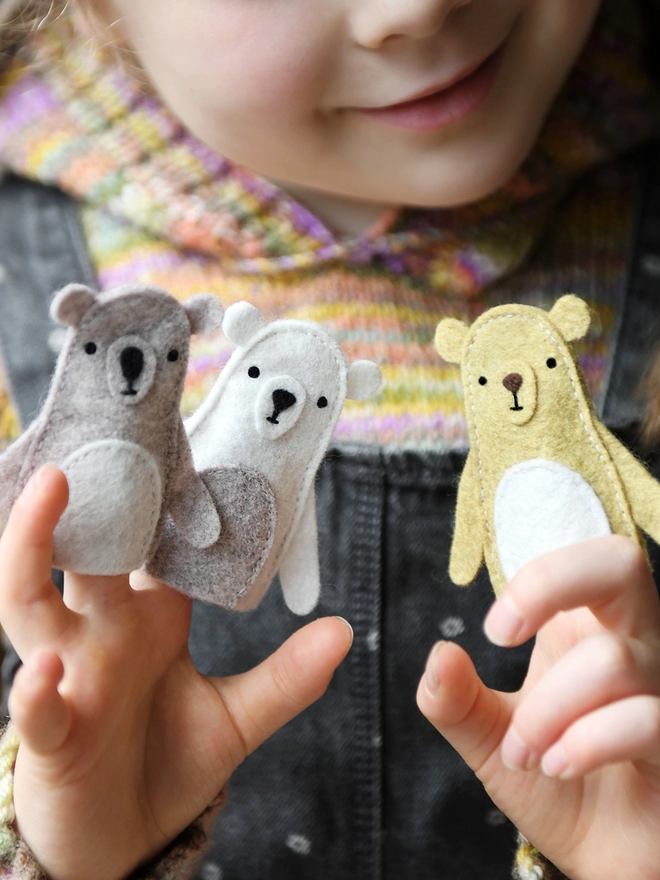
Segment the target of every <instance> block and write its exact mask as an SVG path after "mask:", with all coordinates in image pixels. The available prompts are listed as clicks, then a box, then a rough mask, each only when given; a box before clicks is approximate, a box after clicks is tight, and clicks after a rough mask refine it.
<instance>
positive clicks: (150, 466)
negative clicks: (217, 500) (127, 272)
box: [0, 285, 221, 575]
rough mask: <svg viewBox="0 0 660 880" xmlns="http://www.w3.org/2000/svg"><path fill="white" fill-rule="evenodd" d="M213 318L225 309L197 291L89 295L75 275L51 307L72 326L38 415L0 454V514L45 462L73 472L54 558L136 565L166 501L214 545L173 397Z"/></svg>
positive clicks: (104, 567)
mask: <svg viewBox="0 0 660 880" xmlns="http://www.w3.org/2000/svg"><path fill="white" fill-rule="evenodd" d="M188 310H190V311H191V314H193V316H194V318H193V320H194V323H195V325H196V326H204V318H203V317H202V316H203V314H206V316H207V319H208V321H207V323H208V326H209V328H210V327H212V326H214V324H215V325H217V320H218V318H219V317H220V316H221V307H219V304H218V303H217V301H216V300H215V298H214V297H211V296H204V295H201V296H199V297H193V298H191V299H190V300H189V301H188V303H186V304H185V305H181V304H179V303H178V302H177V301H176V300H175V299H174V297H172V296H170V294H168V293H167V292H166V291H164V290H161V289H159V288H155V287H149V286H146V285H128V286H125V287H121V288H117V289H116V290H114V291H109V292H107V293H103V294H100V295H98V296H96V295H95V294H94V293H93V292H92V291H91V290H89V289H88V288H86V287H84V286H82V285H70V286H69V287H67V288H64V289H63V290H62V291H60V292H59V293H58V294H57V295H56V297H55V298H54V300H53V303H52V307H51V313H52V315H53V317H54V318H55V319H57V320H59V321H60V322H62V323H66V324H68V325H69V330H68V334H67V338H66V341H65V344H64V346H63V349H62V351H61V353H60V356H59V358H58V362H57V367H56V370H55V375H54V377H53V380H52V383H51V388H50V391H49V394H48V397H47V400H46V402H45V404H44V407H43V409H42V411H41V413H40V414H39V416H38V417H37V418H36V419H35V421H34V422H33V423H32V425H31V426H30V428H29V429H28V430H27V431H26V432H25V433H24V434H23V435H22V436H21V438H20V439H19V440H17V441H16V443H15V444H13V446H11V447H10V448H9V449H8V450H7V452H6V453H5V454H4V455H3V456H1V457H0V497H1V498H2V502H1V503H0V516H1V517H2V521H3V522H4V521H6V517H7V516H8V513H9V509H10V507H11V504H12V503H13V501H14V500H15V498H16V497H17V496H18V494H19V493H20V491H21V490H22V488H23V486H24V485H25V483H26V481H27V480H28V478H29V477H30V475H31V474H32V473H33V472H34V471H35V470H37V469H38V468H39V467H40V466H41V465H42V464H44V463H46V462H50V463H53V464H56V465H58V466H59V467H61V468H62V470H63V471H64V472H65V474H66V475H67V478H68V479H69V481H70V490H71V491H70V499H69V505H68V507H67V510H66V511H65V513H64V515H63V517H62V520H61V521H60V523H59V524H58V527H57V529H56V532H55V555H54V564H55V565H56V566H57V567H60V568H64V569H66V570H72V571H78V572H80V573H83V574H97V575H110V574H121V573H124V572H129V571H132V570H133V569H134V568H137V567H139V566H140V565H141V564H142V563H143V562H144V561H145V559H147V558H149V557H150V556H151V555H152V553H153V551H154V550H155V547H156V546H157V543H158V540H159V538H160V533H161V531H162V526H163V523H164V519H165V515H166V513H167V511H168V509H169V508H170V506H171V507H172V508H173V510H174V512H175V519H176V520H177V521H179V522H180V521H181V520H184V522H185V526H184V528H183V533H184V534H185V535H187V536H191V535H192V536H194V537H193V540H196V542H197V543H198V545H199V546H206V545H208V544H210V543H213V542H214V541H215V540H216V539H217V537H218V534H219V530H220V520H219V517H218V513H217V510H216V508H215V505H214V503H213V500H212V498H211V496H210V494H209V493H208V490H207V489H206V487H205V485H204V483H203V482H202V481H201V479H200V478H199V477H198V476H197V474H196V473H195V471H194V468H193V464H192V457H191V455H190V450H189V447H188V443H187V439H186V434H185V431H184V429H183V425H182V422H181V417H180V415H179V403H180V399H181V392H182V388H183V381H184V377H185V372H186V364H187V359H188V346H189V340H190V334H191V322H190V320H189V318H188Z"/></svg>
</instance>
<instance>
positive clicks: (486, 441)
mask: <svg viewBox="0 0 660 880" xmlns="http://www.w3.org/2000/svg"><path fill="white" fill-rule="evenodd" d="M589 324H590V314H589V309H588V307H587V305H586V303H585V302H583V300H581V299H579V298H578V297H576V296H572V295H568V296H563V297H561V299H559V300H558V301H557V302H556V303H555V305H554V307H553V308H552V310H551V311H550V312H546V311H543V310H542V309H538V308H534V307H532V306H524V305H505V306H497V307H496V308H493V309H490V310H488V311H487V312H485V313H484V314H483V315H481V317H479V318H478V319H477V320H476V321H475V322H474V324H472V326H470V327H468V326H467V325H466V324H464V323H463V322H461V321H458V320H457V319H455V318H447V319H445V320H444V321H441V322H440V324H439V325H438V328H437V330H436V336H435V344H436V348H437V350H438V352H439V353H440V355H441V356H442V357H443V358H444V359H445V360H446V361H448V362H449V363H460V365H461V375H462V381H463V388H464V393H465V410H466V417H467V422H468V430H469V434H470V451H469V454H468V457H467V461H466V463H465V468H464V470H463V474H462V476H461V481H460V485H459V489H458V502H457V506H456V525H455V532H454V539H453V543H452V549H451V559H450V565H449V574H450V577H451V579H452V580H453V581H454V583H456V584H460V585H464V584H469V583H471V582H472V581H473V580H474V578H475V577H476V575H477V572H478V570H479V568H480V566H481V563H482V561H484V560H485V562H486V565H487V566H488V571H489V573H490V578H491V582H492V584H493V588H494V590H495V592H496V593H497V594H499V593H500V592H501V591H502V590H503V589H504V587H505V586H506V584H507V583H508V581H510V580H511V578H512V577H513V576H514V574H516V572H517V571H518V570H519V569H520V568H522V566H523V565H525V564H526V563H528V562H530V561H531V560H532V559H535V558H536V557H537V556H540V555H541V554H543V553H547V552H550V551H551V550H555V549H558V548H560V547H565V546H568V545H569V544H574V543H577V542H578V541H584V540H587V539H589V538H596V537H600V536H604V535H609V534H612V533H616V534H621V535H628V536H629V537H631V538H633V540H635V541H636V542H637V543H638V544H640V545H642V546H643V538H642V536H641V535H640V532H639V530H638V527H639V529H643V530H644V531H645V532H647V533H648V534H649V535H650V536H651V537H653V538H654V539H655V540H656V541H660V484H658V483H657V482H656V481H655V480H654V479H653V477H651V475H650V474H649V473H648V471H647V470H646V469H645V468H644V466H643V465H642V464H641V463H640V462H639V461H637V459H636V458H635V457H634V456H633V455H632V454H631V453H630V452H629V451H628V450H627V449H626V447H625V446H623V445H622V444H621V443H620V441H619V440H617V439H616V437H614V436H613V435H612V434H611V433H610V432H609V431H608V430H607V428H605V427H604V425H603V424H602V423H601V422H600V421H599V420H598V418H597V416H596V414H595V412H594V408H593V405H592V403H591V400H590V398H589V396H588V395H587V393H586V391H585V387H584V383H583V380H582V376H581V373H580V370H579V368H578V366H577V363H576V360H575V356H574V354H573V351H572V349H571V345H570V343H571V342H572V341H573V340H576V339H580V338H581V337H583V336H584V335H585V334H586V332H587V330H588V329H589Z"/></svg>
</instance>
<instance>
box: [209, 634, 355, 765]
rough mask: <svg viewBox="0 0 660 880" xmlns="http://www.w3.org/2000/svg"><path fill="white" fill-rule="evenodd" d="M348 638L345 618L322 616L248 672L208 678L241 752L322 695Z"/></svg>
mask: <svg viewBox="0 0 660 880" xmlns="http://www.w3.org/2000/svg"><path fill="white" fill-rule="evenodd" d="M352 641H353V630H352V629H351V627H350V625H349V624H348V623H347V622H346V621H345V620H343V619H341V618H336V617H325V618H322V619H320V620H315V621H314V622H313V623H309V624H307V626H304V627H302V629H299V630H298V631H297V632H295V633H294V634H293V635H292V636H291V637H290V638H289V639H287V641H286V642H285V643H284V644H283V645H282V646H281V647H280V648H279V649H278V650H277V651H276V652H275V653H274V654H272V655H271V656H270V657H268V658H267V659H266V660H264V662H263V663H261V664H259V666H256V667H255V668H254V669H251V670H250V671H249V672H244V673H242V674H240V675H234V676H232V677H231V678H225V679H218V678H216V679H211V681H212V682H213V684H214V686H215V687H216V688H217V690H218V691H219V693H220V694H221V696H222V699H223V701H224V703H225V705H226V706H227V708H228V709H229V711H230V714H231V716H232V719H233V722H234V725H235V727H236V730H237V732H238V734H239V736H240V739H241V741H242V743H243V745H244V749H245V753H246V754H249V753H250V752H252V751H254V749H256V748H257V746H259V745H261V743H262V742H263V741H264V740H265V739H267V738H268V737H269V736H270V735H271V734H273V733H275V731H276V730H278V729H279V728H280V727H282V726H283V725H284V724H286V723H287V721H290V720H291V719H292V718H294V717H295V716H296V715H298V714H299V713H300V712H302V710H303V709H306V708H307V706H309V705H311V703H313V702H314V701H315V700H317V699H318V698H319V697H320V696H322V694H323V693H324V691H325V689H326V688H327V686H328V684H329V683H330V679H331V678H332V675H333V673H334V671H335V669H336V668H337V666H338V665H339V664H340V663H341V661H342V660H343V659H344V657H345V656H346V654H347V653H348V651H349V649H350V647H351V644H352Z"/></svg>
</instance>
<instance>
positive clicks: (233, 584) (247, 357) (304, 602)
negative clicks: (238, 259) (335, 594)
mask: <svg viewBox="0 0 660 880" xmlns="http://www.w3.org/2000/svg"><path fill="white" fill-rule="evenodd" d="M222 326H223V329H224V331H225V334H226V335H227V337H228V338H229V339H230V340H231V341H232V342H234V343H236V344H237V345H238V348H237V349H236V350H235V351H234V353H233V354H232V356H231V358H230V359H229V362H228V363H227V365H226V366H225V367H224V369H223V370H222V372H221V374H220V377H219V379H218V381H217V382H216V384H215V386H214V387H213V388H212V389H211V391H210V393H209V395H208V397H207V398H206V400H205V401H204V403H203V404H202V405H201V407H200V408H199V409H198V410H197V412H196V413H195V414H194V415H193V416H192V418H190V419H189V420H188V421H187V422H186V429H187V431H188V435H189V438H190V445H191V448H192V452H193V458H194V461H195V467H196V468H197V469H198V471H200V474H201V476H202V477H203V479H204V481H205V482H206V485H207V486H208V487H209V489H210V491H211V493H212V494H213V497H214V498H215V500H216V503H217V505H218V509H219V511H220V515H221V521H222V529H221V534H220V538H219V540H218V542H217V543H216V544H214V545H213V546H212V547H210V548H208V549H206V550H197V549H195V548H193V547H191V546H190V544H188V543H186V542H185V541H182V540H181V537H180V536H179V535H178V534H177V532H176V530H175V529H174V527H173V525H172V524H171V523H167V524H166V526H165V530H164V533H163V540H162V542H161V545H160V547H159V548H158V550H157V552H156V555H155V557H154V559H153V561H152V563H150V564H149V565H148V566H147V568H148V570H149V571H150V573H151V574H153V575H154V576H155V577H157V578H159V579H160V580H162V581H164V582H165V583H168V584H170V585H171V586H175V587H177V588H178V589H180V590H182V591H183V592H185V593H188V594H189V595H192V596H195V597H197V598H200V599H204V600H206V601H208V602H213V603H215V604H218V605H224V606H225V607H229V608H236V609H238V610H248V609H250V608H254V607H255V606H256V605H257V604H258V603H259V601H260V600H261V598H262V596H263V595H264V593H265V592H266V590H267V588H268V585H269V584H270V582H271V580H272V579H273V577H274V576H275V574H276V572H278V571H279V576H280V583H281V585H282V591H283V593H284V599H285V601H286V603H287V605H288V606H289V608H290V609H291V610H292V611H294V612H295V613H297V614H306V613H308V612H309V611H311V610H312V609H313V608H314V606H315V605H316V602H317V600H318V595H319V589H320V578H319V565H318V547H317V532H316V506H315V492H314V479H315V476H316V471H317V469H318V466H319V464H320V462H321V459H322V458H323V456H324V454H325V452H326V449H327V447H328V445H329V443H330V440H331V438H332V434H333V431H334V427H335V425H336V423H337V419H338V418H339V414H340V412H341V409H342V406H343V404H344V399H345V398H346V397H349V398H353V399H365V398H367V397H370V396H371V395H372V394H374V393H375V392H376V391H377V390H378V388H379V387H380V382H381V376H380V370H379V368H378V367H377V366H376V364H374V363H372V362H371V361H356V362H354V363H352V364H351V365H350V366H348V367H347V365H346V361H345V359H344V355H343V354H342V352H341V350H340V348H339V346H338V345H337V344H336V342H335V341H334V340H333V339H332V338H331V337H330V336H329V334H328V333H327V332H326V331H325V330H323V329H322V328H321V327H320V326H318V325H317V324H313V323H311V322H308V321H297V320H279V321H273V322H271V323H269V324H264V321H263V319H262V317H261V314H260V313H259V311H258V310H257V309H256V308H255V307H254V306H252V305H250V304H249V303H245V302H241V303H236V304H235V305H232V306H230V307H229V308H228V309H227V311H226V314H225V319H224V322H223V325H222Z"/></svg>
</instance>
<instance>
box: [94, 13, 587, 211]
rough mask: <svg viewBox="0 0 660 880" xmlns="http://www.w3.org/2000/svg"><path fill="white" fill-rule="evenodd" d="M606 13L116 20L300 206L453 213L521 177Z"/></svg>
mask: <svg viewBox="0 0 660 880" xmlns="http://www.w3.org/2000/svg"><path fill="white" fill-rule="evenodd" d="M600 2H601V0H112V4H113V8H112V10H109V11H108V14H109V15H115V18H120V19H122V23H121V25H120V26H121V27H122V28H123V30H124V33H125V35H126V37H127V38H128V40H129V41H130V43H131V44H132V46H133V47H134V49H135V50H136V52H137V54H138V56H139V58H140V60H141V63H142V64H143V66H144V68H145V69H146V71H147V74H148V76H149V77H150V78H151V80H152V82H153V84H154V85H155V87H156V88H157V90H158V91H159V92H160V94H161V96H162V97H163V98H164V100H165V101H166V103H167V104H169V106H170V107H171V108H172V110H173V111H174V112H175V113H176V114H177V115H178V116H179V117H180V119H181V120H182V121H183V122H184V124H185V125H186V126H187V127H188V128H189V129H190V130H191V131H192V132H194V133H195V134H196V135H197V136H198V137H200V138H201V139H202V140H203V141H205V142H206V143H207V144H209V145H210V146H211V147H213V148H214V149H216V150H217V151H219V152H220V153H222V154H223V155H225V156H227V157H228V158H230V159H232V160H234V161H236V162H238V163H239V164H241V165H245V166H247V167H248V168H251V169H253V170H255V171H257V172H259V173H260V174H262V175H264V176H265V177H268V178H271V179H273V180H275V181H278V182H280V183H283V184H284V185H287V184H288V185H289V186H290V188H291V189H292V190H293V191H294V192H297V193H300V192H301V190H302V191H303V192H304V191H305V190H312V191H321V192H322V193H323V192H325V193H333V194H335V195H339V196H343V197H349V198H350V199H357V200H363V201H366V202H370V203H372V202H385V203H400V204H410V205H422V206H424V205H426V206H449V205H453V204H458V203H462V202H467V201H471V200H474V199H476V198H479V197H481V196H483V195H485V194H487V193H488V192H491V191H492V190H494V189H496V188H497V187H498V186H500V185H501V184H502V183H504V182H505V181H506V180H507V179H508V178H509V177H510V176H511V174H512V173H513V172H514V171H515V170H516V168H517V167H518V166H519V165H520V163H521V162H522V160H523V159H524V158H525V156H526V155H527V154H528V152H529V151H530V149H531V147H532V145H533V143H534V140H535V138H536V136H537V134H538V131H539V128H540V126H541V124H542V122H543V120H544V118H545V115H546V113H547V111H548V109H549V107H550V104H551V103H552V101H553V99H554V97H555V95H556V94H557V91H558V90H559V88H560V86H561V85H562V83H563V81H564V79H565V77H566V75H567V73H568V72H569V70H570V68H571V66H572V64H573V63H574V61H575V59H576V57H577V55H578V54H579V52H580V49H581V47H582V45H583V44H584V41H585V39H586V37H587V35H588V33H589V30H590V28H591V25H592V23H593V20H594V17H595V15H596V12H597V10H598V7H599V6H600ZM451 84H453V86H451V87H450V85H451ZM443 89H444V93H440V90H443ZM429 93H434V94H431V96H430V97H426V99H425V100H418V101H417V102H416V104H410V103H409V104H408V106H400V105H401V104H402V103H405V102H410V101H411V99H416V98H417V99H418V98H419V97H420V95H421V96H428V95H429ZM396 105H399V106H396Z"/></svg>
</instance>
